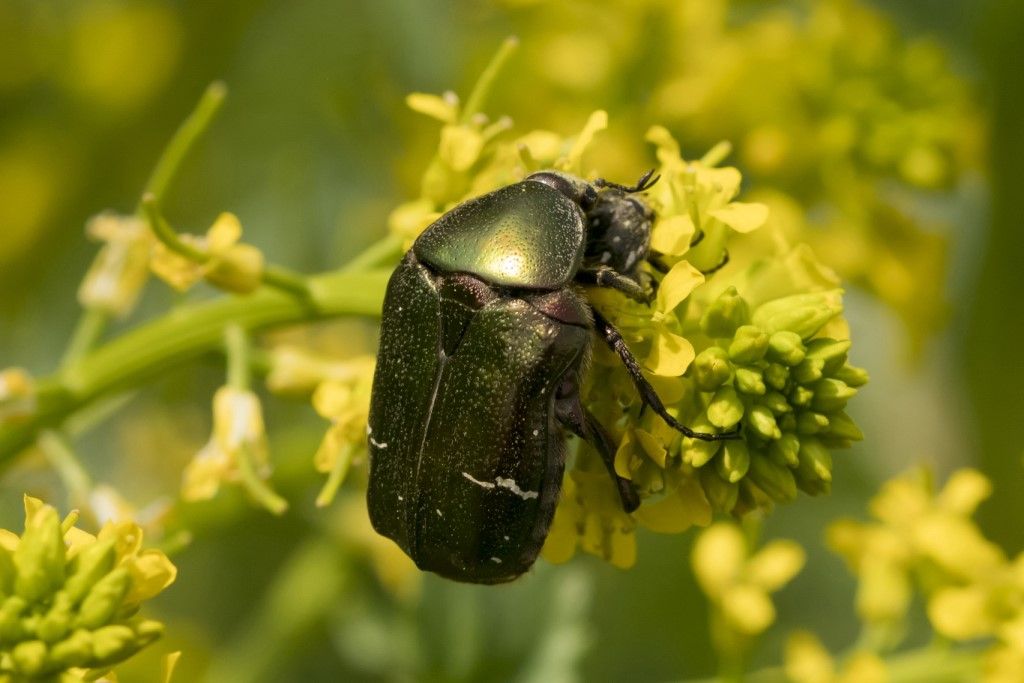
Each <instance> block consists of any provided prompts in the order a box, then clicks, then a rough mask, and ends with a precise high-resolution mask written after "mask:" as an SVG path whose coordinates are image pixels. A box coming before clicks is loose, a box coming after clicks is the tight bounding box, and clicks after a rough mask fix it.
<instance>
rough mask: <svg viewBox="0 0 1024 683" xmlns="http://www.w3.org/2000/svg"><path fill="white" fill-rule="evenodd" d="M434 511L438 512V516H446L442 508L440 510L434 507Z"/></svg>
mask: <svg viewBox="0 0 1024 683" xmlns="http://www.w3.org/2000/svg"><path fill="white" fill-rule="evenodd" d="M434 512H436V513H437V516H438V517H444V514H443V513H442V512H441V511H440V510H438V509H437V508H434Z"/></svg>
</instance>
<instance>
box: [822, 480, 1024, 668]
mask: <svg viewBox="0 0 1024 683" xmlns="http://www.w3.org/2000/svg"><path fill="white" fill-rule="evenodd" d="M990 493H991V484H990V483H989V481H988V480H987V479H986V478H985V477H984V476H983V475H982V474H981V473H980V472H977V471H976V470H970V469H965V470H959V471H957V472H955V473H953V474H952V475H951V476H950V478H949V480H948V481H947V482H946V484H945V486H943V487H942V489H941V490H938V491H936V490H935V487H934V485H933V483H932V480H931V477H930V476H929V475H928V474H927V472H925V471H924V470H917V471H913V472H910V473H908V474H906V475H903V476H901V477H898V478H896V479H894V480H892V481H890V482H888V483H886V484H885V486H884V487H883V488H882V490H881V491H880V492H879V494H878V495H877V496H876V497H875V498H874V499H873V500H872V501H871V506H870V509H871V513H872V516H873V517H874V518H875V521H872V522H858V521H854V520H840V521H838V522H835V523H834V524H833V525H832V526H831V527H830V528H829V532H828V540H829V544H830V545H831V546H832V548H833V549H834V550H835V551H836V552H838V553H839V554H840V555H841V556H842V557H843V558H844V559H845V560H846V562H847V564H848V565H849V566H850V568H851V569H852V570H853V571H854V572H855V573H856V574H857V576H858V578H859V584H858V591H857V611H858V613H859V614H860V616H861V618H862V619H863V620H864V621H865V622H866V623H868V624H869V625H871V626H872V627H873V628H874V629H875V631H876V632H880V633H881V634H882V638H883V640H887V642H886V643H885V644H886V645H887V646H889V647H891V646H893V645H895V644H897V643H898V642H899V640H900V639H901V638H902V636H903V633H904V629H903V626H904V622H905V620H906V618H907V613H908V610H909V608H910V605H911V603H912V599H913V596H914V594H915V592H916V593H917V594H919V595H920V596H921V597H922V598H923V599H924V601H925V603H926V607H927V614H928V618H929V620H930V621H931V624H932V626H933V628H934V629H935V630H936V632H937V633H939V634H940V635H942V636H944V637H946V638H949V639H951V640H954V641H977V640H979V639H988V640H989V641H990V642H991V643H992V645H991V647H990V648H989V649H988V651H987V652H986V653H985V659H984V679H985V680H986V681H1018V680H1021V678H1022V677H1024V553H1021V554H1019V555H1018V556H1017V557H1016V558H1015V559H1013V560H1010V559H1008V558H1007V557H1006V555H1005V554H1004V553H1003V551H1002V550H1001V549H1000V548H999V546H997V545H996V544H994V543H992V542H991V541H989V540H988V539H986V538H985V537H984V536H983V535H982V533H981V531H980V529H978V527H977V526H976V525H975V523H974V522H973V521H972V520H971V516H972V514H973V513H974V510H975V509H976V508H977V506H978V505H979V504H980V503H981V502H982V501H983V500H984V499H985V498H987V497H988V496H989V494H990Z"/></svg>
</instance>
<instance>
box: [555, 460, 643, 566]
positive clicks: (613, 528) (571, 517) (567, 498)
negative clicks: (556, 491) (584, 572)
mask: <svg viewBox="0 0 1024 683" xmlns="http://www.w3.org/2000/svg"><path fill="white" fill-rule="evenodd" d="M635 530H636V522H634V521H633V519H632V518H631V517H630V516H629V515H627V514H626V513H625V512H623V511H622V502H621V501H620V500H619V494H618V492H617V491H616V490H615V487H614V486H613V485H612V482H611V479H609V478H608V474H607V472H602V471H599V472H587V471H583V470H573V471H572V472H570V473H569V476H567V477H566V478H565V483H564V484H563V486H562V500H561V502H560V503H559V505H558V508H557V509H556V510H555V518H554V520H553V521H552V523H551V530H550V531H549V532H548V537H547V541H545V543H544V548H543V549H542V550H541V556H542V557H543V558H544V559H545V560H547V561H548V562H553V563H555V564H559V563H562V562H567V561H569V560H570V559H571V558H572V556H573V555H575V554H576V548H577V547H579V548H580V549H582V550H583V551H584V552H587V553H590V554H591V555H596V556H598V557H600V558H603V559H604V560H605V561H606V562H609V563H610V564H613V565H615V566H616V567H618V568H620V569H629V568H630V567H632V566H633V564H634V563H635V562H636V536H635Z"/></svg>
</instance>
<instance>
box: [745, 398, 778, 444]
mask: <svg viewBox="0 0 1024 683" xmlns="http://www.w3.org/2000/svg"><path fill="white" fill-rule="evenodd" d="M747 425H748V426H749V427H750V429H751V430H753V432H754V433H755V434H757V435H758V436H760V437H761V438H763V439H767V440H770V439H777V438H779V437H780V436H782V432H781V431H779V425H778V424H776V422H775V416H774V415H772V411H771V410H769V409H768V408H767V407H765V406H754V407H752V408H751V409H750V410H748V411H747Z"/></svg>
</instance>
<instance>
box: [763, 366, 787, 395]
mask: <svg viewBox="0 0 1024 683" xmlns="http://www.w3.org/2000/svg"><path fill="white" fill-rule="evenodd" d="M764 381H765V382H767V383H768V386H770V387H771V388H772V389H775V390H776V391H782V390H783V389H785V388H786V384H787V383H788V382H789V368H787V367H786V366H785V365H780V364H779V363H769V364H768V367H766V368H765V369H764Z"/></svg>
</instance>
